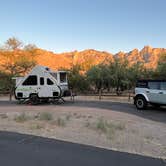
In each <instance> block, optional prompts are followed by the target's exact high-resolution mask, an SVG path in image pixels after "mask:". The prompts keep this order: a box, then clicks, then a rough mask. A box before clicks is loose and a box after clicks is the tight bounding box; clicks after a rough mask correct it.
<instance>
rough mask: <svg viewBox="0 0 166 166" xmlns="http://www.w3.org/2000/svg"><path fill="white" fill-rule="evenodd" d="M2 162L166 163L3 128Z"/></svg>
mask: <svg viewBox="0 0 166 166" xmlns="http://www.w3.org/2000/svg"><path fill="white" fill-rule="evenodd" d="M0 165H2V166H55V165H56V166H107V165H108V166H165V162H164V161H163V160H160V159H155V158H150V157H144V156H140V155H135V154H129V153H124V152H116V151H111V150H105V149H100V148H96V147H91V146H85V145H80V144H74V143H69V142H64V141H59V140H53V139H47V138H42V137H37V136H32V135H23V134H18V133H11V132H0Z"/></svg>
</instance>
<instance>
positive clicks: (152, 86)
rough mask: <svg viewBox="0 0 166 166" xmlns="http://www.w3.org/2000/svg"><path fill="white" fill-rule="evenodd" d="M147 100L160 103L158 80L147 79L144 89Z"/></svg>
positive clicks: (160, 95)
mask: <svg viewBox="0 0 166 166" xmlns="http://www.w3.org/2000/svg"><path fill="white" fill-rule="evenodd" d="M146 93H147V97H148V99H149V102H151V103H161V100H162V94H160V82H158V81H149V82H148V90H147V91H146Z"/></svg>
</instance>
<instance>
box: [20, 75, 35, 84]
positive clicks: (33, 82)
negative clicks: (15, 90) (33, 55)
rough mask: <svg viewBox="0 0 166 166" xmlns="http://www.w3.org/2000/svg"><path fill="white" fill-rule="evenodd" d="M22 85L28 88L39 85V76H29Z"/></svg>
mask: <svg viewBox="0 0 166 166" xmlns="http://www.w3.org/2000/svg"><path fill="white" fill-rule="evenodd" d="M22 85H24V86H28V85H31V86H33V85H37V76H35V75H31V76H29V77H28V78H27V79H26V80H25V81H24V82H23V84H22Z"/></svg>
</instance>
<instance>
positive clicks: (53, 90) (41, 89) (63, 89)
mask: <svg viewBox="0 0 166 166" xmlns="http://www.w3.org/2000/svg"><path fill="white" fill-rule="evenodd" d="M15 79H16V87H15V98H16V99H17V100H21V99H30V100H31V101H32V102H34V103H35V102H37V101H39V100H40V101H42V100H43V101H48V100H49V99H59V98H61V97H65V96H70V91H69V88H68V81H67V72H66V71H52V70H50V69H49V68H48V67H44V66H36V67H34V68H33V69H32V71H31V72H30V73H29V74H28V75H26V76H25V77H16V78H15Z"/></svg>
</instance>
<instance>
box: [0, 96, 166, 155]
mask: <svg viewBox="0 0 166 166" xmlns="http://www.w3.org/2000/svg"><path fill="white" fill-rule="evenodd" d="M45 112H47V113H49V116H51V118H50V119H47V120H42V119H41V118H40V115H42V114H43V113H45ZM23 113H24V114H23ZM22 115H23V116H24V117H23V120H22V119H21V120H20V119H19V118H20V117H21V118H22ZM45 116H46V115H45ZM0 130H7V131H14V132H20V133H28V134H34V135H40V136H44V137H50V138H56V139H61V140H66V141H71V142H76V143H81V144H88V145H92V146H97V147H104V148H107V149H114V150H118V151H125V152H130V153H137V154H143V155H147V156H153V157H161V158H166V109H165V108H161V109H159V110H155V109H153V108H149V109H148V110H145V111H138V110H136V109H135V107H134V105H133V104H132V101H128V98H117V97H114V98H111V97H109V98H103V99H102V100H101V101H99V100H98V98H97V97H84V96H78V97H76V100H75V102H74V103H72V102H71V101H70V100H69V99H67V102H65V103H64V104H58V105H55V104H45V105H38V106H32V105H26V104H18V103H17V102H16V101H12V102H9V101H7V98H6V97H1V98H0Z"/></svg>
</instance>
